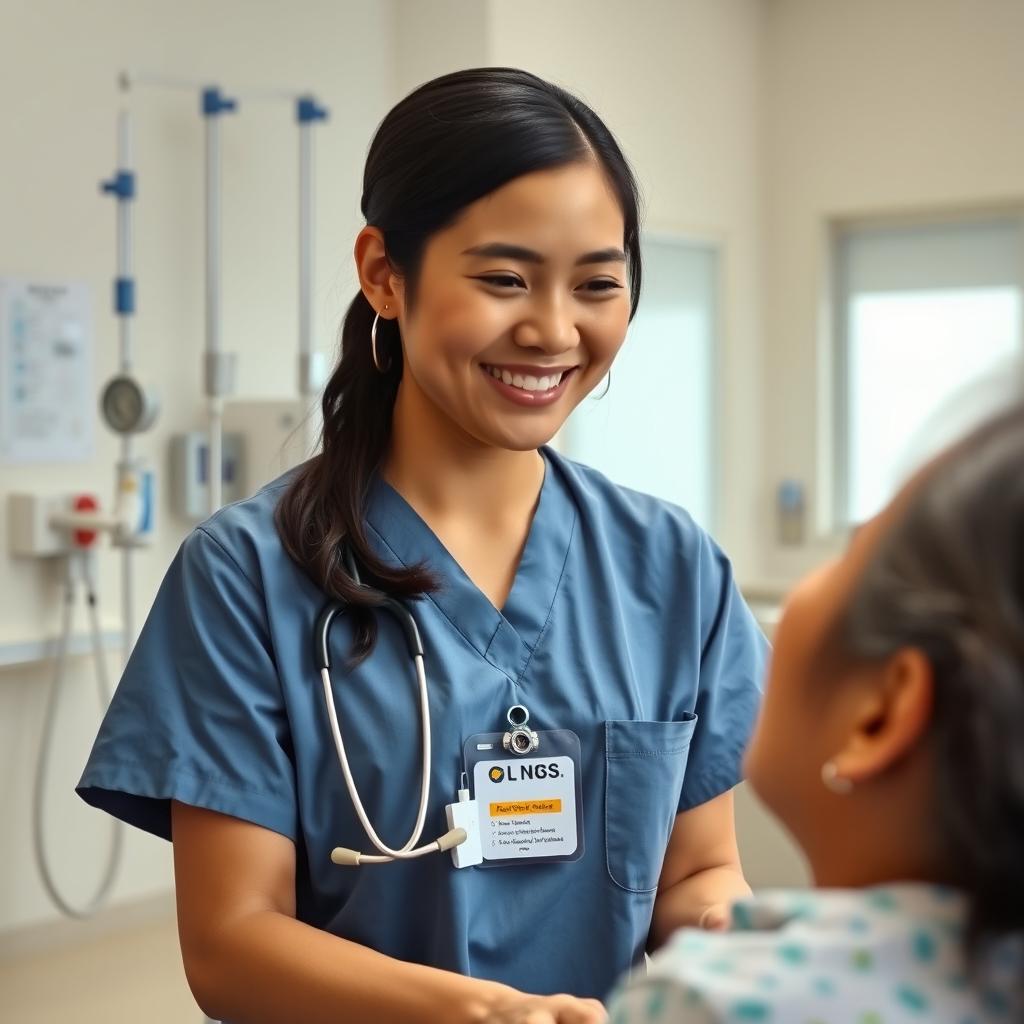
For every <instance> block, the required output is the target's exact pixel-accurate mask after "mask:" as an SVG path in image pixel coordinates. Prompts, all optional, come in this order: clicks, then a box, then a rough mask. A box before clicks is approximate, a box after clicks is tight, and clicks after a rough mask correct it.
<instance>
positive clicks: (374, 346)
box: [370, 306, 391, 373]
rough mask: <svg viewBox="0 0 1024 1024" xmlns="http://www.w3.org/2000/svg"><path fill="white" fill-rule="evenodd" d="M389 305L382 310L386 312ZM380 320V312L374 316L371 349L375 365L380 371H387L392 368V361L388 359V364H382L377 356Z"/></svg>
mask: <svg viewBox="0 0 1024 1024" xmlns="http://www.w3.org/2000/svg"><path fill="white" fill-rule="evenodd" d="M387 311H388V307H387V306H385V307H384V309H383V310H382V312H384V313H386V312H387ZM378 320H380V313H378V314H377V315H376V316H375V317H374V318H373V326H372V327H371V328H370V351H371V352H372V353H373V365H374V366H376V367H377V369H378V371H379V372H380V373H387V372H388V370H390V369H391V361H390V360H388V365H387V366H381V365H380V360H379V359H378V358H377V321H378Z"/></svg>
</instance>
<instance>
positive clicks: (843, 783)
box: [821, 761, 853, 796]
mask: <svg viewBox="0 0 1024 1024" xmlns="http://www.w3.org/2000/svg"><path fill="white" fill-rule="evenodd" d="M821 781H822V782H823V783H825V788H826V789H827V790H829V792H831V793H837V794H838V795H839V796H847V795H849V794H850V793H852V792H853V783H852V782H851V781H850V780H849V779H845V778H843V776H842V775H840V774H839V769H838V768H837V767H836V763H835V761H826V762H825V763H824V764H823V765H822V766H821Z"/></svg>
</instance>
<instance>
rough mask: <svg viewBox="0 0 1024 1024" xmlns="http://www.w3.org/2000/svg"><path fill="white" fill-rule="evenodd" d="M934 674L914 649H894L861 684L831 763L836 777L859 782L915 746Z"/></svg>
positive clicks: (928, 715) (929, 709) (929, 704)
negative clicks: (849, 727)
mask: <svg viewBox="0 0 1024 1024" xmlns="http://www.w3.org/2000/svg"><path fill="white" fill-rule="evenodd" d="M934 697H935V678H934V674H933V672H932V665H931V662H930V661H929V660H928V657H927V656H926V655H925V653H924V652H923V651H921V650H919V649H918V648H916V647H906V648H903V649H902V650H900V651H898V652H897V653H896V654H894V655H893V656H892V657H890V658H889V660H888V661H887V662H886V663H885V666H884V668H883V669H882V670H881V673H880V674H876V675H875V678H874V679H873V680H872V681H871V682H870V683H868V684H867V685H866V686H865V689H864V693H863V697H862V698H861V699H859V700H858V701H857V706H856V709H855V718H854V724H853V728H852V730H851V731H850V733H849V736H848V738H847V741H846V743H845V744H844V746H843V747H842V749H841V750H839V751H838V752H837V753H836V755H835V757H833V758H832V762H833V763H834V764H835V766H836V773H837V775H838V776H839V777H840V778H844V779H848V780H849V781H850V782H852V783H854V784H856V783H863V782H869V781H871V780H872V779H875V778H877V777H878V776H880V775H882V774H884V773H885V772H886V771H888V770H889V769H891V768H892V767H893V766H895V765H896V764H898V763H899V762H900V761H901V760H902V759H903V758H904V757H907V756H908V755H909V754H910V753H911V752H912V751H913V749H914V748H915V747H916V746H917V744H918V743H919V741H920V740H921V737H922V736H923V735H924V733H925V731H926V730H927V728H928V723H929V722H930V721H931V716H932V707H933V704H934Z"/></svg>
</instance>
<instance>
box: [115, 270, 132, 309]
mask: <svg viewBox="0 0 1024 1024" xmlns="http://www.w3.org/2000/svg"><path fill="white" fill-rule="evenodd" d="M114 311H115V312H116V313H118V314H119V315H121V316H130V315H131V314H132V313H134V312H135V279H134V278H132V277H118V278H115V279H114Z"/></svg>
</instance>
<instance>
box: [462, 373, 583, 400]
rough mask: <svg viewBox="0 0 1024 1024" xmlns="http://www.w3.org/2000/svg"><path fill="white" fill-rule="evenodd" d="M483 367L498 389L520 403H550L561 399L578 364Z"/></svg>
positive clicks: (505, 395) (506, 396)
mask: <svg viewBox="0 0 1024 1024" xmlns="http://www.w3.org/2000/svg"><path fill="white" fill-rule="evenodd" d="M481 369H482V370H483V371H484V373H485V374H486V376H487V379H488V380H489V381H490V382H491V384H493V385H494V387H495V389H496V390H497V391H498V392H499V393H500V394H501V395H503V396H504V397H505V398H508V399H511V400H512V401H513V402H517V403H518V404H520V405H531V406H537V405H549V404H550V403H551V402H555V401H557V400H558V398H559V396H560V395H561V394H562V392H563V391H564V390H565V383H566V381H567V380H568V379H569V378H570V377H571V376H572V373H573V371H574V370H575V369H576V367H575V366H566V367H550V368H547V367H530V366H489V365H487V364H483V365H482V366H481Z"/></svg>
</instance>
